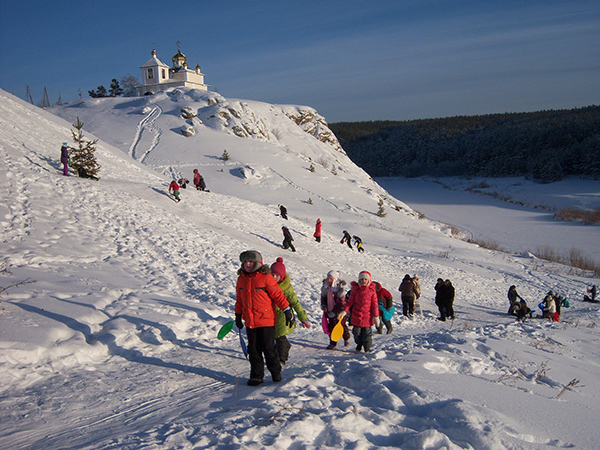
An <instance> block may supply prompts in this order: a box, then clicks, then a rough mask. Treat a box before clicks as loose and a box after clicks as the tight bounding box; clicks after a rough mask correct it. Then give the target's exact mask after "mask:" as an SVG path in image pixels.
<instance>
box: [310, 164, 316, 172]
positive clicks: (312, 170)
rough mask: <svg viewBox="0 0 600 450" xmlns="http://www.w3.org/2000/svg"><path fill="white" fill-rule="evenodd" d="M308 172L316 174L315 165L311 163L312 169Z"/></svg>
mask: <svg viewBox="0 0 600 450" xmlns="http://www.w3.org/2000/svg"><path fill="white" fill-rule="evenodd" d="M308 170H310V171H311V172H313V173H314V171H315V165H314V164H313V163H310V167H309V168H308Z"/></svg>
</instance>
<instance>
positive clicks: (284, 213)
mask: <svg viewBox="0 0 600 450" xmlns="http://www.w3.org/2000/svg"><path fill="white" fill-rule="evenodd" d="M278 206H279V212H280V213H281V217H283V218H284V219H285V220H288V216H287V208H286V207H285V206H283V205H278Z"/></svg>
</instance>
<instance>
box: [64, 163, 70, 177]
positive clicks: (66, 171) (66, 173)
mask: <svg viewBox="0 0 600 450" xmlns="http://www.w3.org/2000/svg"><path fill="white" fill-rule="evenodd" d="M63 175H69V163H63Z"/></svg>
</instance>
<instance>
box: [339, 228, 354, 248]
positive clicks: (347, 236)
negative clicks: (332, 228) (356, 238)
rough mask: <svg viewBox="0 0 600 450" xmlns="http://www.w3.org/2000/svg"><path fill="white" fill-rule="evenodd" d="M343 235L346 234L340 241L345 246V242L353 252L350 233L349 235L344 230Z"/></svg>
mask: <svg viewBox="0 0 600 450" xmlns="http://www.w3.org/2000/svg"><path fill="white" fill-rule="evenodd" d="M343 233H344V236H342V240H341V241H340V244H343V243H344V242H345V243H346V244H348V247H350V250H353V249H352V236H350V233H348V231H347V230H344V231H343Z"/></svg>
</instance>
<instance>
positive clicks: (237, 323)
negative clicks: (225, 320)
mask: <svg viewBox="0 0 600 450" xmlns="http://www.w3.org/2000/svg"><path fill="white" fill-rule="evenodd" d="M235 326H236V327H238V328H239V329H240V330H241V329H242V328H244V324H243V322H242V315H241V314H236V315H235Z"/></svg>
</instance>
